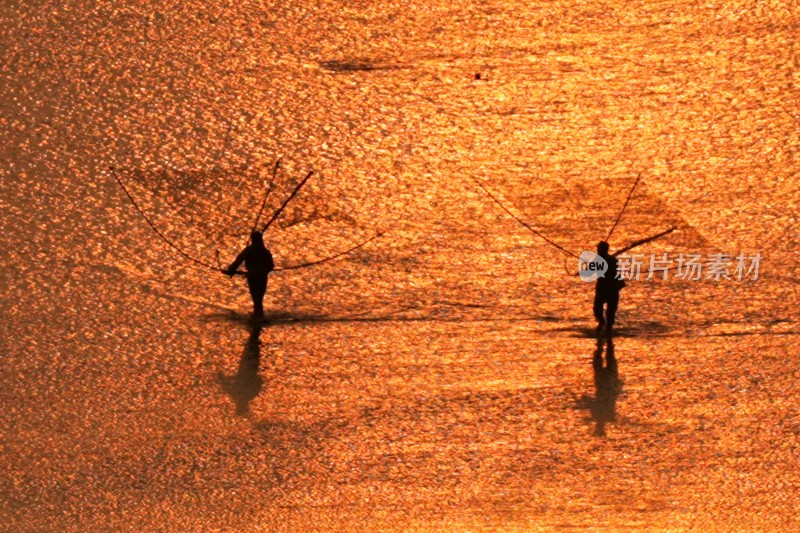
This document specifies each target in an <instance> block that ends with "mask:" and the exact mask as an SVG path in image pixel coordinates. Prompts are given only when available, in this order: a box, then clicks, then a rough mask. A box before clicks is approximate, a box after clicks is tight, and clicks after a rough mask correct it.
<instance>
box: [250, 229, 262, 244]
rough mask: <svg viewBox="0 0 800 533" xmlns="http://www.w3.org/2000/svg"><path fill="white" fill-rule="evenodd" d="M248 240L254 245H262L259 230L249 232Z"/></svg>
mask: <svg viewBox="0 0 800 533" xmlns="http://www.w3.org/2000/svg"><path fill="white" fill-rule="evenodd" d="M250 242H251V243H253V245H255V246H264V236H263V235H262V234H261V232H260V231H254V232H253V233H251V234H250Z"/></svg>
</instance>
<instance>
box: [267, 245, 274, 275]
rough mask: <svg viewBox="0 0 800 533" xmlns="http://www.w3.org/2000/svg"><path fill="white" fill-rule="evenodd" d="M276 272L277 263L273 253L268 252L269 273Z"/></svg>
mask: <svg viewBox="0 0 800 533" xmlns="http://www.w3.org/2000/svg"><path fill="white" fill-rule="evenodd" d="M273 270H275V261H273V260H272V253H271V252H270V251H269V250H267V272H272V271H273Z"/></svg>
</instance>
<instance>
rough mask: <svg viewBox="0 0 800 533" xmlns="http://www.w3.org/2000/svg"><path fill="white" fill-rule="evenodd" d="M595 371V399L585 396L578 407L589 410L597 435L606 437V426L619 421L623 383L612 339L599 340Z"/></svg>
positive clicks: (594, 360) (593, 366) (594, 359)
mask: <svg viewBox="0 0 800 533" xmlns="http://www.w3.org/2000/svg"><path fill="white" fill-rule="evenodd" d="M604 342H605V344H606V346H607V348H606V357H605V361H604V360H603V343H604ZM592 369H593V370H594V387H595V393H594V397H593V398H592V397H590V396H584V397H583V398H581V399H580V401H579V402H578V407H579V408H582V409H588V410H589V412H590V413H591V415H592V418H593V419H594V421H595V424H596V426H595V435H597V436H598V437H605V436H606V424H607V423H609V422H614V421H616V419H617V398H618V397H619V395H620V394H621V393H622V381H621V380H620V379H619V369H618V367H617V358H616V357H615V356H614V341H613V340H612V339H611V338H608V339H597V348H595V351H594V355H593V357H592Z"/></svg>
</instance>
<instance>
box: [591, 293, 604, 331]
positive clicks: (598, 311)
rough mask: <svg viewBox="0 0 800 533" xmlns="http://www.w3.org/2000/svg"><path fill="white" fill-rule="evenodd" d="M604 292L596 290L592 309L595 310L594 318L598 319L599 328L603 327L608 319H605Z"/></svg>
mask: <svg viewBox="0 0 800 533" xmlns="http://www.w3.org/2000/svg"><path fill="white" fill-rule="evenodd" d="M603 303H605V302H604V298H603V293H602V291H598V290H595V291H594V305H593V306H592V311H594V318H595V319H596V320H597V329H598V330H601V329H603V326H604V325H605V323H606V321H605V320H604V319H603Z"/></svg>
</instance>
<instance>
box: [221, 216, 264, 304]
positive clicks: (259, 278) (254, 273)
mask: <svg viewBox="0 0 800 533" xmlns="http://www.w3.org/2000/svg"><path fill="white" fill-rule="evenodd" d="M242 262H244V266H245V267H246V268H247V286H248V288H249V289H250V296H251V297H252V298H253V316H255V317H257V318H261V317H263V316H264V294H266V292H267V276H269V273H270V272H272V271H273V270H274V269H275V263H274V262H273V261H272V254H271V253H270V252H269V250H267V247H266V246H264V237H263V235H262V234H261V232H260V231H254V232H253V233H252V234H251V235H250V244H249V245H248V246H247V248H245V249H244V250H242V253H240V254H239V255H238V256H236V259H235V260H234V261H233V263H231V265H230V266H229V267H228V270H226V271H225V273H226V274H227V275H228V276H233V275H234V274H236V270H237V269H238V268H239V265H241V264H242Z"/></svg>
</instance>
